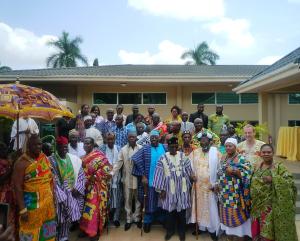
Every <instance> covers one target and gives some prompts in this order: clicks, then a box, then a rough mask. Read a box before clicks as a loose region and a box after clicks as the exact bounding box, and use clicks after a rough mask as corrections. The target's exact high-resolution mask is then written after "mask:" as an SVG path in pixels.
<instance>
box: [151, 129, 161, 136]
mask: <svg viewBox="0 0 300 241" xmlns="http://www.w3.org/2000/svg"><path fill="white" fill-rule="evenodd" d="M150 136H159V131H158V130H152V131H151V132H150Z"/></svg>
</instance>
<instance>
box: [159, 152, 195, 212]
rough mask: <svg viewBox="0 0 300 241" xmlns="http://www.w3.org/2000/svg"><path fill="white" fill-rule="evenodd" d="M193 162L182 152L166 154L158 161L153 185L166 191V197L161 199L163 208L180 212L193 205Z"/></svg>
mask: <svg viewBox="0 0 300 241" xmlns="http://www.w3.org/2000/svg"><path fill="white" fill-rule="evenodd" d="M191 173H192V167H191V162H190V160H189V159H188V158H186V159H185V158H184V154H183V153H182V152H177V154H176V155H174V156H173V155H170V153H169V152H167V153H166V154H164V155H163V156H162V157H161V158H160V160H159V161H158V163H157V166H156V169H155V174H154V181H153V186H154V187H155V188H156V190H158V191H165V192H166V197H165V199H160V206H161V208H162V209H164V210H166V211H168V212H172V211H174V210H176V211H177V212H180V211H182V210H185V209H187V208H190V207H191V196H190V188H191V181H190V176H191Z"/></svg>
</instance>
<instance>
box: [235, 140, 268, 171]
mask: <svg viewBox="0 0 300 241" xmlns="http://www.w3.org/2000/svg"><path fill="white" fill-rule="evenodd" d="M263 144H265V143H264V142H263V141H260V140H255V143H254V145H253V146H251V147H249V145H248V144H247V141H243V142H241V143H239V144H238V146H237V151H238V152H239V153H240V154H242V155H243V156H244V157H245V159H246V160H247V161H249V162H250V164H251V165H252V167H254V166H255V165H256V163H258V162H260V161H261V158H260V147H261V146H262V145H263Z"/></svg>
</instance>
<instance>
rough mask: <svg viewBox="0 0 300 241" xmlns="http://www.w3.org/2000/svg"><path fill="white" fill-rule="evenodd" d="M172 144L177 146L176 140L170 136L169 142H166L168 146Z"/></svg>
mask: <svg viewBox="0 0 300 241" xmlns="http://www.w3.org/2000/svg"><path fill="white" fill-rule="evenodd" d="M172 144H178V138H177V137H175V136H172V137H171V138H170V139H169V140H168V145H172Z"/></svg>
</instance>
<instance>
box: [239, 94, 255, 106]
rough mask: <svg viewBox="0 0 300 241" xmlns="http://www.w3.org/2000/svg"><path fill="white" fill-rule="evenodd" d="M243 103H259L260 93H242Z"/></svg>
mask: <svg viewBox="0 0 300 241" xmlns="http://www.w3.org/2000/svg"><path fill="white" fill-rule="evenodd" d="M241 103H242V104H256V103H258V95H257V94H256V93H244V94H241Z"/></svg>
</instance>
